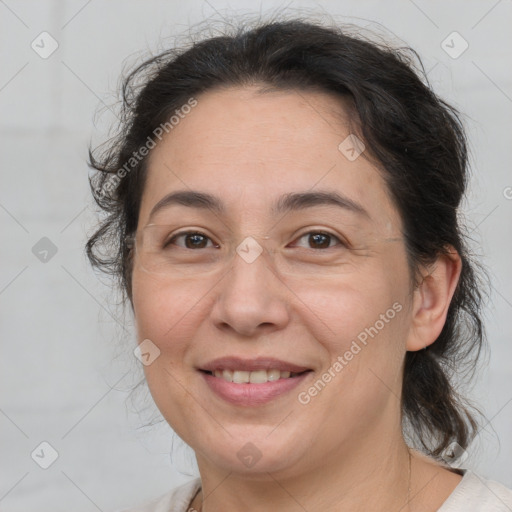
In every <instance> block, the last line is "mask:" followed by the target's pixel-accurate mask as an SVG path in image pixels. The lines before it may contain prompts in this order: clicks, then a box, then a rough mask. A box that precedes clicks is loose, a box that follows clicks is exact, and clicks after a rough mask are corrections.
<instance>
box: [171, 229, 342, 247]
mask: <svg viewBox="0 0 512 512" xmlns="http://www.w3.org/2000/svg"><path fill="white" fill-rule="evenodd" d="M312 234H315V235H325V236H328V237H331V238H334V239H336V240H338V242H339V244H338V245H340V246H342V247H347V244H346V243H345V242H344V241H343V240H341V239H340V238H339V237H338V236H336V235H334V234H332V233H329V232H327V231H308V232H306V233H303V234H302V235H300V236H299V237H298V239H299V240H300V239H301V238H304V237H305V236H307V235H312ZM186 235H199V236H202V237H205V238H207V239H208V240H210V241H212V240H211V238H210V237H209V236H207V235H205V234H204V233H201V232H200V231H181V232H180V233H176V234H175V235H174V236H173V237H172V238H170V239H169V241H168V242H166V243H165V245H164V247H167V246H169V245H171V244H172V243H173V242H174V241H175V240H176V239H177V238H179V237H182V236H186ZM212 242H213V241H212ZM333 247H334V246H333ZM333 247H327V248H325V249H312V248H310V249H311V250H312V251H319V250H324V251H325V250H326V249H332V248H333ZM181 248H182V249H188V250H191V251H194V250H196V249H189V248H188V247H181ZM203 249H205V248H203Z"/></svg>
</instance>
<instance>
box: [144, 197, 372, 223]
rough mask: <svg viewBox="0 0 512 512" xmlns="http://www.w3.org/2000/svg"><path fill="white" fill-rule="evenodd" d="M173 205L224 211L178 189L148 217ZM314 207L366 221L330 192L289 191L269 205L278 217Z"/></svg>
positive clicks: (206, 199) (215, 201) (356, 207)
mask: <svg viewBox="0 0 512 512" xmlns="http://www.w3.org/2000/svg"><path fill="white" fill-rule="evenodd" d="M173 205H181V206H187V207H189V208H198V209H204V210H206V209H208V210H211V211H213V212H214V213H217V214H219V215H223V214H225V212H226V208H225V206H224V203H222V201H221V200H220V199H219V198H218V197H216V196H214V195H212V194H208V193H206V192H199V191H196V190H178V191H176V192H171V193H170V194H167V195H166V196H164V197H163V198H162V199H160V201H158V203H156V204H155V206H153V208H152V210H151V213H150V214H149V218H151V217H153V216H154V215H155V214H156V213H157V212H158V211H160V210H162V209H165V208H169V207H170V206H173ZM315 206H337V207H339V208H343V209H344V210H347V211H350V212H353V213H356V214H358V215H361V216H363V217H367V218H368V219H370V218H371V217H370V214H369V213H368V212H367V211H366V210H365V209H364V208H363V206H361V205H360V204H359V203H357V202H355V201H353V200H352V199H350V198H348V197H346V196H344V195H342V194H340V193H338V192H335V191H331V190H326V191H316V192H291V193H288V194H284V195H282V196H281V197H280V198H279V199H278V200H277V201H276V202H275V203H274V205H273V206H272V208H271V213H272V214H273V215H279V214H282V213H286V212H290V211H299V210H304V209H307V208H312V207H315Z"/></svg>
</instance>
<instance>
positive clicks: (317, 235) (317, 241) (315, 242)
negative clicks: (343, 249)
mask: <svg viewBox="0 0 512 512" xmlns="http://www.w3.org/2000/svg"><path fill="white" fill-rule="evenodd" d="M310 237H311V238H312V239H313V240H314V244H315V245H316V247H315V248H318V243H319V245H320V246H321V248H323V247H329V236H328V235H324V234H322V233H315V234H314V235H310ZM319 237H320V238H323V240H324V243H322V242H321V240H320V238H319Z"/></svg>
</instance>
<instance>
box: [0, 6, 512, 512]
mask: <svg viewBox="0 0 512 512" xmlns="http://www.w3.org/2000/svg"><path fill="white" fill-rule="evenodd" d="M278 7H279V8H281V9H282V10H283V11H284V12H285V11H286V10H287V8H288V9H302V8H306V9H307V10H308V12H313V13H314V12H316V13H318V14H319V15H321V13H322V12H327V13H328V14H329V15H332V16H334V17H335V19H336V20H337V21H339V22H343V23H355V24H358V25H360V26H361V27H367V28H368V29H370V30H372V31H376V32H377V33H378V34H380V35H381V36H384V37H387V38H388V39H390V40H391V42H393V43H397V42H398V43H399V44H403V45H409V46H411V47H413V48H414V49H416V50H417V51H418V53H419V54H420V55H421V57H422V59H423V62H424V65H425V68H426V70H427V71H428V77H429V80H430V81H431V83H432V86H433V87H434V89H435V90H436V92H437V93H438V94H440V95H441V96H442V97H443V98H445V99H446V100H447V101H448V102H451V103H452V104H454V105H455V106H456V107H458V108H459V109H460V110H461V111H462V112H463V113H464V114H465V124H466V127H467V132H468V136H469V139H470V144H471V151H472V170H473V179H472V183H471V192H470V194H469V197H468V201H467V203H466V204H465V206H464V212H465V214H466V217H467V219H468V223H469V227H470V231H471V237H472V238H474V239H475V241H476V243H477V246H476V247H479V249H477V251H478V252H479V253H480V254H481V257H482V260H483V262H484V263H485V264H486V265H487V267H488V268H489V270H490V273H491V277H492V295H491V298H490V300H489V301H488V303H487V304H486V311H485V315H486V325H487V330H488V338H489V343H490V347H491V351H490V355H489V356H488V359H487V362H485V360H484V363H485V364H484V365H483V366H482V369H481V371H480V372H479V373H478V376H477V377H478V378H477V381H476V385H475V387H474V389H473V390H472V394H471V396H472V397H473V399H474V401H475V402H476V404H477V405H479V406H480V407H481V409H482V410H483V412H484V413H485V414H486V417H487V419H488V423H486V424H484V425H482V428H481V430H480V432H479V435H478V437H477V440H476V441H475V443H474V444H473V445H472V446H471V447H470V450H469V457H468V459H467V460H466V461H465V463H464V467H469V468H471V469H473V470H475V471H477V472H479V473H480V474H481V475H483V476H485V477H487V478H492V479H495V480H499V481H501V482H502V483H504V484H505V485H507V486H509V487H512V464H511V462H510V461H511V460H512V428H511V427H512V386H511V383H512V322H511V320H510V319H511V317H512V287H511V284H512V268H511V265H510V261H511V255H512V227H511V222H510V221H511V217H512V173H511V171H510V164H511V162H512V158H511V156H512V155H511V147H512V144H511V140H510V139H511V132H512V130H511V128H512V126H511V124H512V123H511V114H512V74H511V67H510V55H511V49H512V44H511V43H512V42H511V37H512V36H511V34H512V32H511V30H510V27H511V26H512V2H511V1H510V0H489V1H475V0H472V1H468V0H464V1H462V0H458V1H450V2H432V1H431V2H427V1H420V0H414V1H412V0H393V1H386V2H379V1H356V0H350V1H340V0H337V1H327V0H326V1H322V2H306V1H304V2H300V1H290V2H287V3H286V4H284V5H283V4H280V3H279V2H272V1H261V2H260V3H259V4H256V3H253V2H249V1H247V0H244V1H239V2H234V1H233V2H229V3H228V2H225V1H214V0H209V1H206V0H205V1H202V0H194V1H189V2H184V1H175V0H171V1H169V0H167V1H163V0H146V1H142V0H140V1H137V0H122V1H121V0H111V1H108V2H107V1H104V0H89V1H87V0H76V1H75V0H73V1H62V0H53V1H52V0H38V1H28V0H26V1H24V0H0V55H1V60H0V63H1V65H0V131H1V137H0V144H1V152H0V159H1V164H0V168H1V186H0V225H1V233H2V242H1V244H0V251H1V252H0V261H1V265H0V318H1V324H0V336H1V343H2V357H1V359H0V386H1V402H0V449H1V452H0V453H1V456H0V460H1V468H0V510H2V511H4V512H18V511H20V512H21V511H27V510H38V511H40V512H45V511H48V512H49V511H52V512H58V511H69V510H73V511H74V512H86V511H94V510H102V511H109V510H113V509H117V508H122V507H127V506H131V505H135V504H137V503H141V502H145V501H147V500H149V499H150V498H152V497H155V496H157V495H159V494H162V493H164V492H166V491H167V490H169V489H171V488H172V487H174V486H176V485H178V484H180V483H183V482H185V481H186V480H188V479H189V478H190V476H187V475H192V474H194V471H195V470H196V468H195V465H194V463H190V459H191V457H190V453H191V452H190V450H188V449H185V448H184V447H183V446H182V445H181V443H180V442H179V440H178V442H177V440H176V436H175V435H173V433H172V431H171V430H170V428H169V427H168V426H166V424H162V423H160V424H158V425H156V426H153V427H144V426H143V425H144V424H145V423H147V421H148V418H155V417H158V414H157V412H158V411H155V408H154V406H152V404H151V398H150V397H149V396H148V395H147V392H146V394H145V392H144V387H143V386H142V387H140V390H141V393H140V398H141V400H140V401H139V403H140V404H143V403H144V400H145V402H146V403H147V404H148V407H147V411H145V412H140V411H139V409H138V408H137V407H132V406H131V405H130V404H131V402H127V401H126V399H127V397H128V392H129V390H130V389H131V387H132V386H133V385H134V383H136V382H137V380H138V379H139V378H140V377H141V376H142V370H141V365H140V363H139V362H138V361H137V360H136V358H135V357H134V356H133V354H132V353H131V350H132V349H133V347H134V346H135V336H134V333H133V329H132V324H131V321H130V318H129V315H126V316H125V317H124V318H123V315H122V311H121V310H119V309H118V308H116V307H115V304H114V303H113V298H115V296H114V297H113V296H112V290H111V289H110V288H109V285H108V281H106V280H105V279H103V280H100V279H99V278H98V276H96V275H95V274H94V272H93V271H92V270H91V269H90V268H89V266H88V263H87V261H86V258H85V256H84V249H83V247H84V244H85V241H86V235H87V234H88V233H90V232H91V231H92V229H93V228H94V225H95V212H94V209H93V208H92V201H91V197H90V192H89V187H88V182H87V177H88V174H89V170H88V167H87V165H86V158H87V147H88V143H89V141H90V139H91V137H92V138H93V143H94V142H98V141H100V140H101V139H102V137H103V136H104V135H105V133H106V129H107V127H108V126H109V124H110V123H111V122H112V121H113V120H115V117H114V115H113V114H112V113H111V111H110V107H111V105H112V104H113V101H114V99H115V94H116V87H117V85H118V83H119V77H120V74H121V72H122V70H123V66H125V65H128V66H129V65H130V64H133V63H135V62H139V61H140V59H141V52H145V53H144V54H143V55H142V56H147V52H148V51H157V50H158V49H161V48H165V47H166V46H167V45H168V44H170V43H172V38H170V36H172V35H174V34H180V33H183V32H186V31H187V30H188V27H190V26H192V25H194V24H196V23H197V22H200V21H203V20H205V19H211V20H212V22H213V21H216V22H219V21H220V20H222V18H223V17H228V18H229V17H230V15H231V14H235V15H236V14H242V13H244V12H246V13H249V14H253V15H254V14H257V13H258V12H260V11H261V13H262V14H263V16H265V14H266V13H268V12H269V11H275V9H276V8H278ZM292 13H293V11H292ZM43 32H47V33H48V34H49V35H47V34H42V33H43ZM454 32H456V34H453V33H454ZM443 41H445V42H444V43H443ZM57 44H58V47H57V48H56V49H55V51H53V53H52V50H53V49H54V46H55V45H57ZM466 45H467V48H466ZM104 104H105V105H104ZM102 110H103V115H101V116H99V115H98V114H99V113H101V111H102ZM138 411H139V412H140V414H139V412H138ZM138 427H141V428H138ZM43 442H46V443H49V445H50V446H48V445H46V444H43V445H41V443H43ZM173 446H174V450H173ZM53 450H55V452H54V451H53ZM171 452H172V453H173V454H174V457H173V458H172V460H171ZM57 455H58V457H57ZM55 457H57V458H56V460H54V459H55ZM51 462H53V463H52V464H51V465H50V466H49V467H48V469H43V467H41V466H44V465H48V464H50V463H51Z"/></svg>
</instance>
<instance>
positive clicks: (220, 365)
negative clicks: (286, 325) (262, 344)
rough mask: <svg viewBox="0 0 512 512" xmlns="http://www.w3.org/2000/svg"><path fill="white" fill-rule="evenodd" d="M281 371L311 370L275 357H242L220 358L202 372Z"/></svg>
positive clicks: (203, 367) (207, 364) (298, 371)
mask: <svg viewBox="0 0 512 512" xmlns="http://www.w3.org/2000/svg"><path fill="white" fill-rule="evenodd" d="M274 369H275V370H280V371H282V372H287V371H288V372H293V373H300V372H304V371H306V370H310V369H311V368H307V367H305V366H299V365H297V364H293V363H289V362H287V361H282V360H280V359H275V358H273V357H258V358H256V359H243V358H241V357H220V358H217V359H214V360H213V361H210V362H208V363H205V364H204V365H202V366H201V367H200V370H206V371H210V372H213V371H215V370H231V371H235V370H242V371H249V372H250V371H256V370H274Z"/></svg>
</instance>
